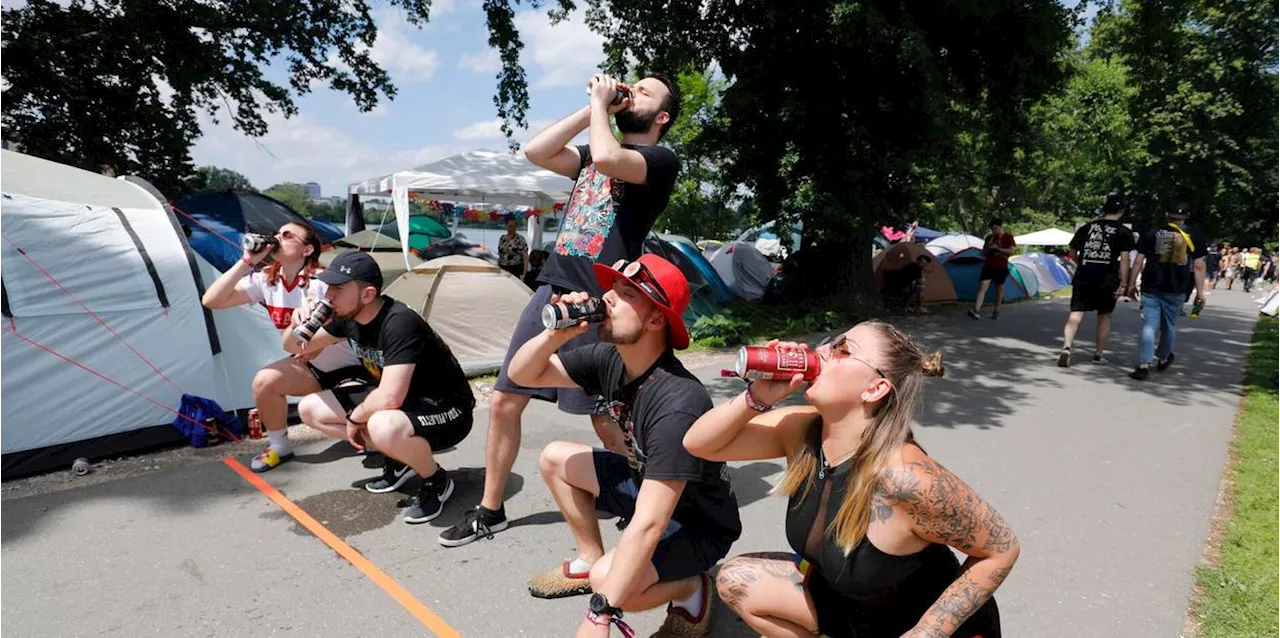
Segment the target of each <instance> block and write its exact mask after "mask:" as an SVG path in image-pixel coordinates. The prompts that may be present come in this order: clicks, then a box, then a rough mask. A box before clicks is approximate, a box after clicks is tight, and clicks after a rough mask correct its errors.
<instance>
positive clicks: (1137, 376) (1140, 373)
mask: <svg viewBox="0 0 1280 638" xmlns="http://www.w3.org/2000/svg"><path fill="white" fill-rule="evenodd" d="M1149 376H1151V370H1150V369H1148V368H1134V369H1133V372H1130V373H1129V378H1130V379H1133V380H1135V381H1146V380H1147V377H1149Z"/></svg>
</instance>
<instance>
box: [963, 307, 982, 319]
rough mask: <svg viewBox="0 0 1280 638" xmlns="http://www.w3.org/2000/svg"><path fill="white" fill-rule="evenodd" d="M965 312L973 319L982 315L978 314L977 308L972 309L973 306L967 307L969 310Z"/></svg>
mask: <svg viewBox="0 0 1280 638" xmlns="http://www.w3.org/2000/svg"><path fill="white" fill-rule="evenodd" d="M965 314H967V315H969V316H970V317H972V318H974V319H981V318H982V315H980V314H978V311H977V310H974V309H973V308H970V309H969V311H968V312H966V313H965Z"/></svg>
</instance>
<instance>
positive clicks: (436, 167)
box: [347, 150, 573, 259]
mask: <svg viewBox="0 0 1280 638" xmlns="http://www.w3.org/2000/svg"><path fill="white" fill-rule="evenodd" d="M572 189H573V180H571V179H569V178H567V177H565V176H563V175H558V174H556V173H553V172H551V171H548V170H546V169H542V168H538V167H537V166H534V165H533V164H531V163H530V162H529V160H527V159H525V158H524V157H520V156H516V155H513V154H511V153H507V152H499V151H485V150H477V151H468V152H466V153H462V154H460V155H454V156H452V157H448V158H445V159H442V160H440V161H438V162H433V163H430V164H425V165H423V166H418V167H417V168H413V169H410V170H407V171H399V172H396V173H391V174H390V175H383V176H382V177H376V178H373V179H367V180H364V181H362V182H356V183H354V184H351V185H350V186H349V187H348V188H347V191H348V192H349V193H353V194H357V195H388V194H389V195H391V201H392V205H393V207H394V209H395V214H396V224H397V225H398V227H399V229H400V236H402V237H403V236H408V235H409V234H410V233H409V193H410V192H411V191H412V192H414V193H418V194H420V195H422V196H423V197H427V198H429V199H439V200H448V201H454V202H473V203H482V204H488V205H492V206H529V207H539V208H544V209H550V208H551V207H552V206H553V205H554V204H555V203H557V202H564V201H566V200H568V199H569V192H570V191H571V190H572ZM526 239H528V241H529V245H530V246H540V245H542V226H541V225H540V224H539V223H538V220H537V219H536V218H532V217H531V218H530V219H529V237H527V238H526ZM404 255H405V258H406V259H407V258H408V256H409V252H408V246H406V247H405V249H404Z"/></svg>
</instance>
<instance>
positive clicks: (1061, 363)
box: [1058, 348, 1071, 368]
mask: <svg viewBox="0 0 1280 638" xmlns="http://www.w3.org/2000/svg"><path fill="white" fill-rule="evenodd" d="M1058 367H1059V368H1069V367H1071V348H1063V349H1062V352H1059V353H1058Z"/></svg>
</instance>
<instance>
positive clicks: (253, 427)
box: [249, 408, 262, 439]
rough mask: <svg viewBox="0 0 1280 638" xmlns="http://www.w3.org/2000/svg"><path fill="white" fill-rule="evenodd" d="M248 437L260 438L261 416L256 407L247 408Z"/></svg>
mask: <svg viewBox="0 0 1280 638" xmlns="http://www.w3.org/2000/svg"><path fill="white" fill-rule="evenodd" d="M249 438H251V439H260V438H262V416H261V415H260V414H258V408H252V409H250V410H249Z"/></svg>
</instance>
